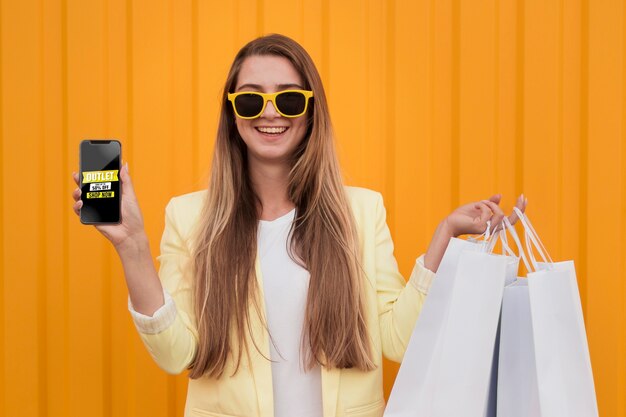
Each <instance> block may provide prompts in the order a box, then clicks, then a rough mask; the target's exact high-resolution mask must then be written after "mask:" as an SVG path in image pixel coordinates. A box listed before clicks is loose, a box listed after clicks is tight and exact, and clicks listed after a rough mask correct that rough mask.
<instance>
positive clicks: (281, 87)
mask: <svg viewBox="0 0 626 417" xmlns="http://www.w3.org/2000/svg"><path fill="white" fill-rule="evenodd" d="M242 88H251V89H254V90H258V91H262V90H263V87H262V86H261V85H259V84H252V83H248V84H243V85H240V86H239V88H237V90H235V91H238V90H241V89H242ZM276 88H277V89H278V90H287V89H289V88H297V89H299V90H303V89H304V87H302V86H301V85H300V84H293V83H292V84H276Z"/></svg>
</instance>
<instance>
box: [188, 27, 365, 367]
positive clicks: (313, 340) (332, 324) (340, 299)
mask: <svg viewBox="0 0 626 417" xmlns="http://www.w3.org/2000/svg"><path fill="white" fill-rule="evenodd" d="M258 55H274V56H280V57H285V58H287V59H288V60H289V61H290V62H291V64H292V65H293V66H294V68H295V69H296V70H297V71H298V73H299V74H300V75H301V77H302V79H303V81H304V84H305V85H304V88H305V89H308V90H312V91H313V94H314V98H313V99H311V100H312V103H311V104H312V106H310V109H309V111H308V114H307V115H306V117H307V133H306V135H305V138H304V139H303V140H302V141H301V143H300V145H299V146H298V148H297V149H296V150H295V152H294V155H293V157H292V159H291V170H290V173H289V187H288V196H289V198H290V200H291V201H292V202H293V203H294V204H295V206H296V217H295V220H294V223H293V224H292V227H291V230H290V234H289V236H290V245H289V249H290V256H291V258H292V259H293V260H294V261H296V262H298V263H299V264H300V265H301V266H303V267H304V268H306V269H307V270H308V271H309V273H310V281H309V289H308V296H307V303H306V310H305V319H304V326H305V327H304V332H303V345H302V347H303V351H304V352H307V353H308V354H307V355H306V356H304V357H303V361H304V364H305V366H306V367H307V368H309V369H310V368H311V367H313V366H315V364H318V363H319V364H321V365H324V366H328V367H337V368H351V367H356V368H358V369H361V370H372V369H374V368H375V364H374V362H373V360H372V354H371V348H370V344H369V335H368V332H367V327H366V318H365V310H364V306H363V304H364V301H363V290H362V288H361V286H362V282H363V281H362V271H361V268H360V266H359V252H360V251H359V244H358V236H357V230H356V226H355V220H354V217H353V215H352V210H351V208H350V205H349V202H348V200H347V197H346V194H345V191H344V188H343V181H342V177H341V172H340V169H339V164H338V161H337V157H336V154H335V149H334V143H333V132H332V126H331V123H330V115H329V112H328V105H327V102H326V97H325V94H324V89H323V87H322V82H321V79H320V76H319V74H318V72H317V69H316V68H315V65H314V63H313V60H312V59H311V57H310V56H309V55H308V53H307V52H306V51H305V50H304V48H302V47H301V46H300V45H299V44H298V43H297V42H295V41H294V40H292V39H290V38H287V37H285V36H282V35H276V34H273V35H268V36H263V37H260V38H258V39H255V40H253V41H251V42H250V43H248V44H247V45H245V46H244V47H243V48H242V49H241V50H240V51H239V53H238V54H237V56H236V57H235V60H234V62H233V64H232V66H231V68H230V71H229V73H228V78H227V79H226V84H225V86H224V91H223V94H222V109H221V114H220V120H219V126H218V131H217V140H216V144H215V150H214V155H213V164H212V169H211V180H210V184H209V189H208V195H207V199H206V202H205V205H204V207H203V209H202V214H201V223H200V225H199V227H198V229H197V234H196V237H195V239H194V240H195V247H194V250H193V254H192V258H193V277H194V282H193V305H194V312H195V317H196V324H197V328H198V334H199V338H200V340H199V344H198V349H197V352H196V356H195V358H194V360H193V362H192V364H191V365H190V369H191V372H190V377H191V378H199V377H201V376H203V375H207V376H212V377H220V376H221V375H222V374H223V372H224V369H225V365H226V363H227V359H228V356H229V355H236V358H237V360H236V367H235V372H236V371H237V369H238V368H239V365H240V362H241V357H242V353H243V351H244V350H246V351H248V338H247V337H246V333H248V334H249V335H250V336H251V329H250V317H249V315H250V314H249V306H250V303H252V306H253V307H254V311H255V312H256V314H259V317H263V314H262V313H261V311H260V307H259V306H260V303H259V300H258V296H259V291H258V288H257V287H258V285H257V281H256V278H255V277H256V275H255V259H256V250H257V246H256V245H257V241H256V238H257V234H256V233H257V227H258V220H259V205H260V200H259V199H258V197H257V196H256V195H255V192H254V189H253V187H252V186H251V183H250V177H249V173H248V165H247V149H246V145H245V143H244V142H243V140H242V138H241V136H240V135H239V133H238V130H237V127H236V125H235V115H234V112H233V110H232V107H231V106H229V105H228V104H229V103H228V102H227V94H228V92H232V91H233V90H234V88H235V86H236V84H237V76H238V74H239V71H240V69H241V66H242V63H243V61H244V60H245V59H246V58H247V57H250V56H258ZM231 330H232V331H234V332H235V334H234V335H233V334H231ZM234 336H236V341H237V343H236V344H235V343H233V340H232V337H234ZM252 341H253V343H254V344H255V347H256V348H257V349H258V346H257V345H256V342H255V341H254V340H252ZM305 345H308V346H305ZM235 346H237V349H235ZM305 347H308V349H304V348H305ZM235 350H236V352H235Z"/></svg>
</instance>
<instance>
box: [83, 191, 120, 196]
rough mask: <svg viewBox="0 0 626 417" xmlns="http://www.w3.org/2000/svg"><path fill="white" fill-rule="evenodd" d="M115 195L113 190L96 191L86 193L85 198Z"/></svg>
mask: <svg viewBox="0 0 626 417" xmlns="http://www.w3.org/2000/svg"><path fill="white" fill-rule="evenodd" d="M113 197H115V191H96V192H92V193H87V198H113Z"/></svg>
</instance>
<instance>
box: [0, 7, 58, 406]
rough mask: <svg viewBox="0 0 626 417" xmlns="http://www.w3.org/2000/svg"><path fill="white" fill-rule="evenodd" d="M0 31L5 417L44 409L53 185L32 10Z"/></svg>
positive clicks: (7, 20)
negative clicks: (46, 161)
mask: <svg viewBox="0 0 626 417" xmlns="http://www.w3.org/2000/svg"><path fill="white" fill-rule="evenodd" d="M2 31H3V35H2V46H1V49H2V55H3V59H2V64H3V68H2V81H3V86H2V98H1V99H2V101H3V103H4V105H3V112H4V114H3V126H2V128H3V143H2V146H3V156H4V159H3V161H2V166H3V170H5V175H4V176H3V178H4V182H3V184H2V191H3V193H5V198H4V199H3V203H4V205H3V214H4V216H5V218H4V224H5V225H6V228H5V229H4V230H3V234H4V236H3V238H4V239H5V241H6V242H7V243H8V244H6V245H5V246H4V251H5V252H4V259H5V260H6V261H8V262H7V264H6V265H3V266H4V273H5V277H7V279H5V280H4V282H3V285H4V294H3V295H4V299H3V300H2V308H3V309H4V323H3V326H4V336H5V349H4V355H5V356H4V358H2V359H3V360H5V364H4V371H5V378H4V379H5V381H6V385H5V386H4V389H5V395H4V398H5V401H6V402H5V404H4V406H5V410H6V414H7V415H19V414H23V413H28V414H31V415H36V414H37V413H39V412H40V410H41V409H42V408H43V407H45V399H46V397H45V394H46V393H45V390H46V362H45V359H46V357H45V350H43V349H45V344H46V342H45V335H44V334H43V327H42V325H41V323H42V320H43V316H42V313H43V312H44V311H43V309H44V308H45V305H46V304H45V301H44V300H43V299H42V293H43V289H42V288H41V283H42V278H43V272H44V271H43V267H42V264H41V263H40V262H39V261H40V260H41V259H42V256H44V254H43V253H42V246H43V244H44V240H43V238H44V236H43V235H42V234H41V230H42V228H43V224H42V223H41V222H42V221H43V219H42V211H41V210H42V209H41V205H42V204H43V203H44V201H43V200H44V198H45V194H46V193H54V187H53V186H52V184H50V188H49V189H46V187H45V181H44V180H43V178H44V172H43V168H42V166H41V158H42V154H41V149H40V147H41V143H42V133H43V132H42V112H41V101H40V99H41V88H42V85H41V82H42V75H41V51H42V50H41V8H40V5H39V3H38V2H37V1H25V2H20V3H12V4H3V21H2ZM15 63H19V65H15ZM26 161H28V164H27V165H26ZM26 166H28V168H26V169H24V167H26ZM20 172H23V175H19V174H18V173H20ZM26 249H27V250H26ZM24 300H28V301H27V302H24ZM5 358H10V360H6V359H5Z"/></svg>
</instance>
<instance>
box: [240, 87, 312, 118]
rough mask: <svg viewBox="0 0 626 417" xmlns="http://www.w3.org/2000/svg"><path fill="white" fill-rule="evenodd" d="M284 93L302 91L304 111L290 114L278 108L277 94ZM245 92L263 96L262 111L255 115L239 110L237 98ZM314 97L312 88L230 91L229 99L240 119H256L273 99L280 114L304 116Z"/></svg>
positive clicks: (290, 116) (289, 116) (273, 103)
mask: <svg viewBox="0 0 626 417" xmlns="http://www.w3.org/2000/svg"><path fill="white" fill-rule="evenodd" d="M283 93H301V94H302V95H304V99H305V102H304V110H303V111H302V113H300V114H296V115H293V116H292V115H288V114H285V113H283V112H282V111H280V110H279V109H278V106H277V105H276V96H278V95H279V94H283ZM243 94H254V95H257V96H261V97H262V98H263V107H261V111H260V112H259V113H258V114H257V115H255V116H248V117H245V116H242V115H240V114H239V113H238V112H237V106H235V99H236V98H237V97H238V96H240V95H243ZM311 97H313V91H311V90H283V91H277V92H275V93H259V92H258V91H240V92H238V93H228V101H230V102H231V103H232V105H233V111H234V112H235V115H237V117H239V118H240V119H247V120H250V119H256V118H259V117H261V115H262V114H263V113H264V112H265V107H267V102H268V101H271V102H272V105H273V106H274V109H276V111H277V112H278V114H280V115H281V116H283V117H288V118H295V117H300V116H302V115H303V114H304V113H306V111H307V109H308V108H309V99H310V98H311Z"/></svg>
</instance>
